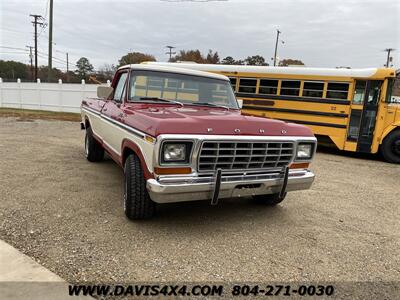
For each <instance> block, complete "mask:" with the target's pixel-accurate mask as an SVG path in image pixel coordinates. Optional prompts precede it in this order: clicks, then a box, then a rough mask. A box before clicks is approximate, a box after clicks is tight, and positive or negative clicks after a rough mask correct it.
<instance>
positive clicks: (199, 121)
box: [121, 104, 313, 137]
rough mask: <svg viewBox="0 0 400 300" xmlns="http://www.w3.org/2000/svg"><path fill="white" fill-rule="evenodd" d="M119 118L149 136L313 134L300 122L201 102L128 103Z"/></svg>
mask: <svg viewBox="0 0 400 300" xmlns="http://www.w3.org/2000/svg"><path fill="white" fill-rule="evenodd" d="M121 108H122V110H123V112H124V118H123V122H124V123H125V124H126V125H128V126H132V127H134V128H136V129H138V130H140V131H143V132H145V133H146V134H148V135H151V136H154V137H156V136H158V135H160V134H205V135H207V134H208V135H215V134H216V135H257V136H262V135H265V136H313V134H312V132H311V130H310V129H308V128H307V127H305V126H303V125H298V124H294V123H287V122H283V121H279V120H272V119H268V118H263V117H254V116H249V115H245V114H243V113H242V112H241V111H239V110H233V109H231V110H227V109H224V108H211V107H203V106H199V107H197V106H184V107H177V106H171V105H154V104H128V105H124V106H123V107H121Z"/></svg>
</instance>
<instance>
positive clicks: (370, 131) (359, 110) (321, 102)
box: [156, 63, 400, 163]
mask: <svg viewBox="0 0 400 300" xmlns="http://www.w3.org/2000/svg"><path fill="white" fill-rule="evenodd" d="M156 64H161V65H168V66H175V67H180V68H189V69H195V70H202V71H208V72H214V73H219V74H223V75H226V76H228V77H229V78H230V80H231V84H232V88H233V89H234V91H235V92H236V96H237V97H238V98H239V99H243V108H242V109H243V111H244V112H245V113H247V114H250V115H255V116H262V117H269V118H274V119H280V120H284V121H289V122H295V123H300V124H305V125H307V126H309V127H310V128H311V129H312V131H313V132H314V134H315V135H316V136H317V138H318V141H319V142H320V143H325V144H333V145H335V146H336V147H337V148H339V149H341V150H347V151H357V152H365V153H377V152H378V151H379V150H381V152H382V154H383V156H384V158H385V159H386V160H387V161H389V162H393V163H400V104H399V103H392V102H391V99H392V97H391V91H392V85H393V81H394V79H395V76H396V73H395V70H394V69H391V68H365V69H334V68H331V69H329V68H305V67H263V66H237V65H211V64H196V63H156Z"/></svg>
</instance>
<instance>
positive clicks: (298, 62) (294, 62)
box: [279, 58, 304, 67]
mask: <svg viewBox="0 0 400 300" xmlns="http://www.w3.org/2000/svg"><path fill="white" fill-rule="evenodd" d="M291 65H297V66H304V63H303V62H302V61H301V60H299V59H291V58H285V59H282V60H281V61H280V62H279V66H281V67H287V66H291Z"/></svg>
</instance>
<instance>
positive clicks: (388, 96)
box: [385, 79, 400, 103]
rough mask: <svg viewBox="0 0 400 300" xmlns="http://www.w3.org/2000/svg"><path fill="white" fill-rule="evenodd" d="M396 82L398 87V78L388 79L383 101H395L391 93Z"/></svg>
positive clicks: (399, 81) (399, 84)
mask: <svg viewBox="0 0 400 300" xmlns="http://www.w3.org/2000/svg"><path fill="white" fill-rule="evenodd" d="M396 84H397V86H398V87H399V88H400V80H393V79H389V80H388V84H387V92H386V99H385V102H387V103H391V102H395V101H394V98H393V99H392V94H393V89H395V86H396Z"/></svg>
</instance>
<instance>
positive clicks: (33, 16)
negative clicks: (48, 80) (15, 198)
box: [29, 15, 44, 81]
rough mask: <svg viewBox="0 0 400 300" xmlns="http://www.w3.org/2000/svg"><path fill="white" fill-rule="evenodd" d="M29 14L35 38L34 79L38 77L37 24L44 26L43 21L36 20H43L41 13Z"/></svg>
mask: <svg viewBox="0 0 400 300" xmlns="http://www.w3.org/2000/svg"><path fill="white" fill-rule="evenodd" d="M29 16H31V17H32V18H33V19H34V20H33V21H32V24H33V26H34V27H35V33H34V40H35V81H36V80H37V78H38V59H37V52H38V45H37V26H38V25H39V26H44V24H43V23H41V22H38V20H43V17H42V16H41V15H29Z"/></svg>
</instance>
